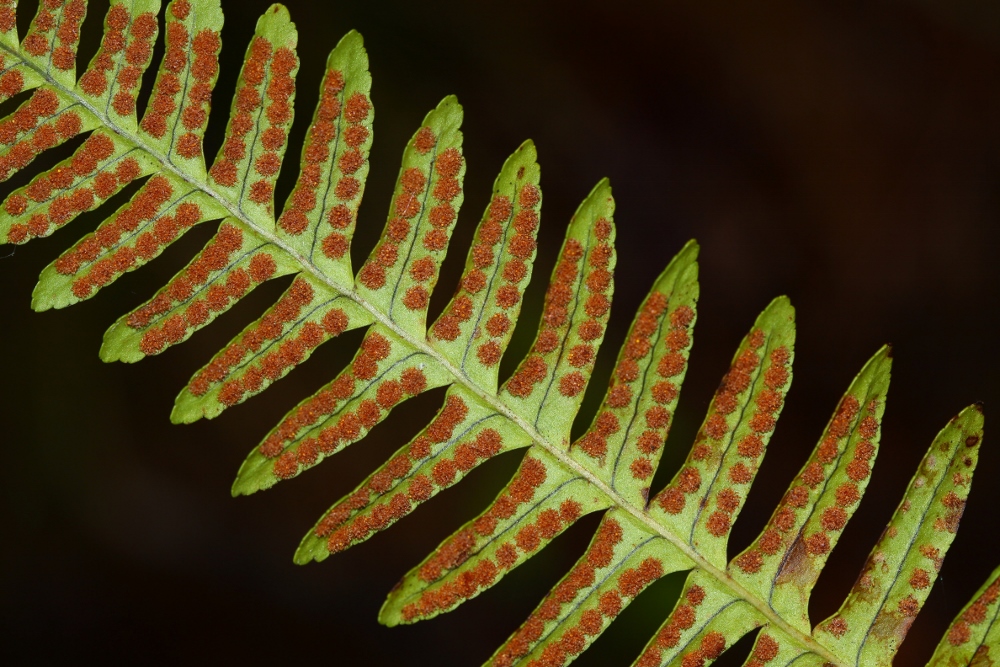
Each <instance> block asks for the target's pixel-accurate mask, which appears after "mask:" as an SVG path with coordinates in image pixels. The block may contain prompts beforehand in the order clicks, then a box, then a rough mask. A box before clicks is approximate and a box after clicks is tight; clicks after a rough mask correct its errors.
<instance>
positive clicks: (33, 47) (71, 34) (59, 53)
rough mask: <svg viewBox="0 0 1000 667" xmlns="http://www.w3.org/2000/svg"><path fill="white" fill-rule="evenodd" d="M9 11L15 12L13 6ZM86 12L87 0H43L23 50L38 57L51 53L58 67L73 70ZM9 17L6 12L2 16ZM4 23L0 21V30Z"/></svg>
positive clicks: (54, 65)
mask: <svg viewBox="0 0 1000 667" xmlns="http://www.w3.org/2000/svg"><path fill="white" fill-rule="evenodd" d="M8 10H9V11H10V12H13V11H14V10H13V7H10V6H8ZM86 13H87V3H86V2H85V1H84V0H69V2H64V1H63V0H43V1H42V3H41V7H39V11H38V14H37V15H36V16H35V19H34V20H33V21H32V22H31V27H30V28H29V30H28V35H27V36H26V37H25V38H24V50H25V51H27V52H28V53H30V54H31V55H33V56H35V57H36V58H42V57H43V56H48V58H49V59H50V60H51V62H52V66H53V67H55V68H56V69H57V70H62V71H64V72H65V71H69V70H72V69H73V68H74V67H75V66H76V47H77V45H78V44H79V42H80V23H82V22H83V17H84V15H86ZM6 16H7V15H6V14H5V13H4V14H2V15H0V18H6ZM3 25H4V23H0V29H2V27H3ZM12 28H13V26H11V29H12ZM4 32H6V30H4Z"/></svg>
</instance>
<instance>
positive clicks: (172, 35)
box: [141, 0, 222, 159]
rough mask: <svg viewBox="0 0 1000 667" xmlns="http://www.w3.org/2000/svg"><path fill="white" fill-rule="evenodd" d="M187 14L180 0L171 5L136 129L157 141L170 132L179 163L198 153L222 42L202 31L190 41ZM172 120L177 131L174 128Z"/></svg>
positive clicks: (184, 5)
mask: <svg viewBox="0 0 1000 667" xmlns="http://www.w3.org/2000/svg"><path fill="white" fill-rule="evenodd" d="M189 12H190V5H189V4H188V3H187V2H186V0H180V1H178V2H175V3H173V5H172V6H171V12H170V15H169V16H168V17H167V18H168V21H167V27H166V30H167V38H166V47H167V48H166V53H165V54H164V56H163V62H162V64H161V67H160V73H159V76H158V77H157V80H156V86H155V87H154V88H153V94H152V96H151V98H150V102H149V107H148V108H147V109H146V114H145V115H144V116H143V118H142V123H141V127H142V129H143V130H145V131H146V132H148V133H149V134H150V135H151V136H153V137H156V138H157V139H162V138H163V137H164V136H166V134H167V131H168V129H169V130H173V132H174V134H175V135H177V136H176V139H175V144H174V150H175V151H176V152H177V154H178V155H180V156H181V157H183V158H187V159H194V158H198V157H200V156H201V152H202V147H201V138H202V135H203V134H204V131H205V126H206V125H207V124H208V112H209V110H210V108H211V99H212V88H213V87H214V85H215V78H216V76H217V75H218V73H219V50H220V49H221V48H222V41H221V40H220V39H219V35H218V33H217V32H215V31H214V30H210V29H208V28H206V29H203V30H200V31H199V32H198V34H196V35H195V36H194V39H192V38H191V33H190V30H189V29H188V26H187V25H186V24H185V23H184V21H185V19H187V17H188V15H189ZM178 109H180V116H179V118H178V117H177V115H176V114H177V112H178ZM178 120H179V121H180V124H181V126H182V127H183V131H179V130H180V128H177V121H178Z"/></svg>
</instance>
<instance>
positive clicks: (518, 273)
mask: <svg viewBox="0 0 1000 667" xmlns="http://www.w3.org/2000/svg"><path fill="white" fill-rule="evenodd" d="M540 201H541V195H540V193H539V190H538V188H537V187H536V186H535V185H534V184H531V183H528V184H525V185H523V186H521V188H520V191H519V194H518V196H517V204H516V205H515V203H514V202H512V201H511V200H510V199H509V198H508V197H506V196H504V195H495V196H494V197H493V200H492V201H491V202H490V205H489V207H488V209H487V217H486V220H485V221H484V222H483V223H482V224H481V225H480V227H479V229H478V230H477V233H476V239H475V241H474V243H473V246H472V250H471V252H470V261H471V266H468V267H467V268H466V272H465V275H464V276H463V277H462V282H461V283H460V284H459V291H458V294H456V296H455V298H454V299H452V301H451V303H450V304H449V306H448V308H447V309H446V310H445V312H444V313H443V314H442V316H441V317H440V318H438V321H437V322H436V323H435V325H434V327H433V333H434V335H435V336H436V337H437V338H439V339H441V340H448V341H451V340H455V339H456V338H458V336H459V334H460V333H461V327H462V325H463V323H465V322H468V321H469V320H470V319H471V318H472V315H473V309H474V305H473V304H477V305H479V304H480V303H481V305H479V307H480V308H484V309H486V310H491V309H493V310H495V312H494V313H493V314H492V315H490V317H489V318H488V319H487V321H486V326H485V327H484V331H485V333H486V340H485V341H483V342H480V343H479V344H478V345H477V347H476V358H477V359H478V360H479V363H481V364H482V365H483V366H487V367H495V366H497V365H498V364H499V363H500V358H501V356H502V354H503V348H504V346H505V345H506V341H507V340H508V338H509V334H510V332H511V330H512V325H513V318H515V317H516V313H517V310H518V309H519V304H520V302H521V288H520V286H519V285H520V284H521V283H522V282H523V281H524V280H525V278H526V277H527V275H528V267H529V265H530V262H531V261H532V259H533V258H534V249H535V240H534V239H535V230H536V228H537V227H538V211H537V206H538V204H539V202H540ZM511 222H513V228H514V233H513V234H511V233H510V226H511ZM498 244H500V250H499V254H498V255H497V254H495V253H496V252H497V251H496V250H495V248H496V246H497V245H498ZM503 256H508V259H506V261H505V262H504V265H503V267H500V266H498V257H503ZM487 272H489V273H490V274H492V276H493V277H491V278H489V279H488V278H487ZM497 276H499V280H497ZM488 282H489V283H490V284H491V285H494V286H495V287H494V288H493V289H492V291H491V292H490V293H488V294H487V295H484V296H477V295H480V294H481V293H482V291H483V290H484V289H485V288H486V285H487V283H488ZM491 298H492V299H493V303H492V304H491V303H489V300H490V299H491Z"/></svg>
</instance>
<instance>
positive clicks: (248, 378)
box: [188, 269, 347, 396]
mask: <svg viewBox="0 0 1000 667" xmlns="http://www.w3.org/2000/svg"><path fill="white" fill-rule="evenodd" d="M241 270H242V269H237V271H241ZM314 295H315V292H314V291H313V288H312V285H310V284H309V282H308V281H306V280H304V279H302V278H296V279H295V282H293V283H292V286H291V287H290V288H289V289H288V291H287V292H285V293H284V294H283V295H282V296H281V298H280V299H279V300H278V302H277V303H276V304H274V306H272V307H271V309H270V310H269V311H268V312H267V314H266V315H264V317H262V318H261V320H260V321H259V323H257V325H256V326H254V327H253V328H252V329H250V330H249V331H247V332H246V333H244V334H243V335H242V337H241V338H240V340H239V341H236V342H234V343H233V344H231V345H230V346H229V347H227V348H226V349H225V351H224V352H222V353H221V354H220V355H218V356H217V357H216V358H215V359H213V360H212V362H211V363H210V364H208V365H207V366H206V367H205V368H204V369H202V370H201V371H200V372H199V373H198V374H197V375H195V376H194V378H193V379H192V380H191V383H190V384H189V385H188V390H189V391H190V392H191V393H192V394H194V395H195V396H203V395H204V394H206V393H207V392H208V390H209V388H210V387H211V385H212V384H213V383H216V382H222V381H223V380H225V379H226V378H227V377H228V376H229V375H230V373H231V372H232V370H233V369H234V368H236V367H237V366H239V364H240V362H242V361H243V359H244V358H245V357H246V356H247V355H248V354H254V353H256V352H258V351H259V350H260V349H261V347H262V346H263V345H264V344H265V343H267V342H268V341H272V340H277V339H279V338H281V336H282V334H283V333H284V328H285V325H286V324H289V323H293V322H297V321H298V320H299V317H300V315H301V313H302V309H303V308H305V307H306V306H307V305H309V304H310V303H312V300H313V297H314ZM309 324H312V325H313V326H311V327H309V331H310V332H312V333H309V334H307V333H306V331H305V328H303V332H302V334H303V335H305V336H306V337H307V338H309V339H312V338H315V337H316V333H315V329H314V328H313V327H315V328H316V329H319V330H320V334H319V336H320V342H322V340H323V333H322V330H323V329H325V330H326V331H327V332H328V333H329V334H330V335H334V336H335V335H337V334H339V333H342V332H343V331H344V329H345V328H346V327H347V315H346V314H345V313H344V311H343V310H340V309H339V308H338V309H334V310H331V311H330V312H328V313H326V315H325V317H324V318H323V320H322V326H320V325H317V324H315V323H309ZM307 326H308V324H307ZM313 347H314V346H313ZM268 369H271V364H270V363H269V364H261V366H260V367H259V368H249V369H247V371H246V372H245V373H244V376H243V380H242V385H243V386H244V387H245V389H246V390H247V391H256V390H257V389H259V388H260V386H261V384H262V383H263V381H264V380H265V378H266V379H268V380H276V379H278V378H279V377H280V376H281V372H280V370H278V371H277V373H276V374H275V376H274V377H271V374H270V373H268V372H267V370H268ZM272 370H273V369H272Z"/></svg>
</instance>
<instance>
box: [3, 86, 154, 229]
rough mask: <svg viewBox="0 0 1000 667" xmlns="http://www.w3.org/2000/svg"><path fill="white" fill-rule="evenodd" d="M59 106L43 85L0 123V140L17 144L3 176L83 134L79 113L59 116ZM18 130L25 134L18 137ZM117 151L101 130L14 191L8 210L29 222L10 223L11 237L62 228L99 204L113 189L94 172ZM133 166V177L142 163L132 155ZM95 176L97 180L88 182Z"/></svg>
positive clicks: (5, 157)
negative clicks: (11, 115)
mask: <svg viewBox="0 0 1000 667" xmlns="http://www.w3.org/2000/svg"><path fill="white" fill-rule="evenodd" d="M58 107H59V99H58V97H57V96H56V94H55V93H53V92H52V91H51V90H48V89H44V88H43V89H40V90H38V91H37V92H36V93H35V94H34V95H33V96H32V97H31V99H30V100H28V102H26V103H25V104H23V105H21V107H20V108H19V109H18V110H17V111H16V112H15V113H14V115H13V117H12V118H11V119H10V120H8V121H5V122H4V123H3V124H2V125H0V142H2V143H6V144H13V146H12V148H11V149H10V151H8V152H7V153H6V154H5V155H3V156H0V179H2V178H7V177H8V176H9V175H10V174H11V173H12V172H14V171H17V170H18V169H21V168H22V167H24V166H26V165H27V164H28V163H30V162H31V160H33V159H34V158H35V156H36V155H37V154H38V153H40V152H41V151H43V150H45V149H46V148H49V147H51V146H54V145H56V144H58V143H61V142H63V141H65V140H66V139H69V138H71V137H73V136H75V135H77V134H79V133H80V131H81V125H82V124H81V121H80V116H79V115H78V114H77V113H76V112H75V111H71V110H63V111H62V112H61V113H59V114H58V115H56V110H57V109H58ZM49 117H51V118H53V120H51V121H50V122H47V123H43V124H41V125H39V124H38V122H39V119H41V118H49ZM18 134H22V135H27V136H24V138H23V139H21V140H20V141H18V140H17V136H18ZM114 152H115V145H114V141H113V140H112V139H111V138H110V137H109V136H108V135H107V134H104V133H103V132H95V133H94V134H92V135H91V136H90V137H88V138H87V140H86V141H85V142H84V143H83V145H82V146H80V148H78V149H77V151H76V153H75V154H74V155H73V157H72V158H71V159H70V160H69V161H68V162H65V163H63V164H60V165H58V166H56V167H54V168H52V169H51V170H49V171H48V172H45V173H43V174H41V175H39V176H37V177H36V178H35V179H34V180H33V181H32V182H31V184H29V185H28V186H27V187H25V188H23V189H22V190H19V191H17V192H15V193H14V194H12V195H10V196H9V197H8V198H7V200H6V201H5V202H4V210H5V211H6V212H7V214H8V215H10V216H12V217H20V218H27V220H26V221H25V222H16V223H14V224H13V225H11V228H10V229H9V230H8V232H7V240H8V241H9V242H11V243H23V242H25V241H27V240H28V239H29V238H32V237H39V236H46V235H48V234H49V233H51V231H52V229H53V225H54V226H55V227H56V228H58V227H61V226H63V225H65V224H66V223H67V222H69V221H70V220H72V219H73V218H75V217H76V216H77V215H78V214H79V213H80V212H82V211H87V210H90V209H91V208H93V207H94V206H96V201H95V196H96V198H99V199H103V198H106V197H109V196H111V194H112V193H113V190H114V189H115V188H114V187H112V188H107V187H103V184H102V183H101V179H97V178H96V176H99V173H98V174H95V172H99V171H102V170H103V169H106V168H107V167H108V165H104V166H103V167H101V168H100V169H99V165H101V163H104V162H106V161H108V160H109V159H110V158H111V157H112V155H113V154H114ZM130 164H132V165H134V166H135V167H136V168H135V169H131V168H127V169H126V171H127V172H129V174H130V175H131V177H132V178H134V177H136V176H138V173H139V170H138V163H136V162H135V160H134V159H132V160H131V163H130ZM119 168H121V167H119ZM91 179H94V182H93V183H89V182H88V181H90V180H91ZM130 180H131V179H130ZM89 185H93V186H94V187H88V186H89Z"/></svg>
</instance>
